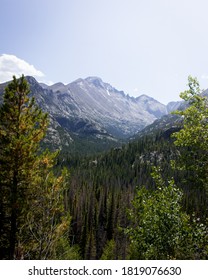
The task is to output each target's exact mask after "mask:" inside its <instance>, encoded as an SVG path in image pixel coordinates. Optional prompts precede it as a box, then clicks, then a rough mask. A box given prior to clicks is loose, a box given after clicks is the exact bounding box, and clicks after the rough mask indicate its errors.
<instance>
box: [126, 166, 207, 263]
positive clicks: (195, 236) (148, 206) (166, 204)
mask: <svg viewBox="0 0 208 280" xmlns="http://www.w3.org/2000/svg"><path fill="white" fill-rule="evenodd" d="M153 178H154V179H155V181H156V190H152V191H151V190H147V189H146V188H145V187H142V188H140V189H137V194H136V196H135V198H134V200H133V202H132V205H133V208H132V209H131V210H130V212H129V214H130V219H131V222H132V225H131V226H130V227H129V228H128V229H127V230H126V233H127V235H128V236H129V237H130V240H131V258H132V259H197V258H205V259H206V258H207V257H208V251H207V227H206V226H205V225H204V224H199V223H196V222H195V221H194V222H192V223H191V219H190V217H189V216H188V215H187V214H186V213H185V212H183V211H182V208H181V200H182V192H181V191H180V190H179V189H178V188H177V187H176V186H175V184H174V182H173V181H172V180H171V181H169V182H168V184H167V185H166V184H165V183H164V181H163V179H162V178H161V175H160V173H158V171H154V172H153ZM205 240H206V241H205ZM205 244H206V247H204V245H205ZM200 251H201V252H200ZM202 251H203V252H202ZM199 252H200V253H199Z"/></svg>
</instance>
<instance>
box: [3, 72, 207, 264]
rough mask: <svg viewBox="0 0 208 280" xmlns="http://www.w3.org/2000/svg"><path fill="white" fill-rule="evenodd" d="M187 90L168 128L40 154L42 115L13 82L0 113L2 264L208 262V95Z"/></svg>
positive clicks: (192, 86) (23, 86) (193, 87)
mask: <svg viewBox="0 0 208 280" xmlns="http://www.w3.org/2000/svg"><path fill="white" fill-rule="evenodd" d="M188 85H189V88H188V90H187V91H185V92H184V93H182V95H181V97H182V98H183V99H184V100H185V101H186V102H187V104H189V106H188V107H187V108H186V109H184V110H183V111H178V112H176V113H175V114H176V116H177V115H178V116H179V120H180V121H177V122H174V127H173V126H164V127H163V128H161V127H160V126H156V127H155V128H153V127H151V129H150V130H149V133H148V130H147V133H144V134H143V135H140V136H138V138H137V139H135V140H132V141H131V142H129V143H128V144H126V145H123V146H118V147H117V148H113V149H111V150H110V151H108V152H105V153H103V154H97V155H95V154H94V155H93V156H89V157H82V156H80V155H79V157H78V156H75V155H72V154H70V153H65V154H60V155H59V156H58V155H57V154H51V153H50V152H49V151H47V150H46V151H43V150H41V149H40V141H41V140H42V139H43V136H44V134H45V133H46V128H47V116H46V115H44V114H43V113H42V112H41V110H39V109H38V108H36V107H33V106H34V100H33V99H32V101H30V100H29V98H28V93H29V90H28V87H27V83H26V81H25V80H24V77H22V79H21V80H20V81H17V80H16V79H14V81H13V82H12V83H11V85H9V86H8V88H7V90H6V91H5V95H4V103H3V105H2V106H1V107H0V114H1V118H0V147H1V153H0V163H1V165H0V175H1V177H0V185H1V189H0V191H1V192H0V202H1V204H0V205H1V207H0V215H1V219H0V221H1V224H0V230H1V237H0V248H1V251H0V252H1V258H2V259H20V258H21V259H75V258H79V259H208V231H207V226H208V223H207V216H208V212H207V195H208V193H207V183H208V176H207V174H208V173H207V168H208V161H207V158H208V157H207V150H208V135H207V134H208V123H207V119H208V107H207V98H206V97H202V96H201V95H200V93H201V92H200V89H199V85H198V82H197V81H196V80H195V79H193V78H191V77H189V84H188ZM23 97H24V98H23ZM33 108H34V109H33ZM176 116H174V118H177V117H176ZM27 119H28V120H30V121H26V120H27ZM14 121H15V122H16V123H14ZM14 127H17V128H18V129H16V130H15V132H14ZM36 136H37V138H36Z"/></svg>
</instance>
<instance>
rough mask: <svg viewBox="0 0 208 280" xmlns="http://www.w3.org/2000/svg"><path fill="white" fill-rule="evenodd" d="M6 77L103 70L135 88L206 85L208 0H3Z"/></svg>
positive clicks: (63, 77)
mask: <svg viewBox="0 0 208 280" xmlns="http://www.w3.org/2000/svg"><path fill="white" fill-rule="evenodd" d="M0 7H1V17H0V38H1V43H0V82H2V81H4V80H8V79H11V77H12V75H13V74H16V75H19V74H21V73H24V74H26V75H27V74H30V75H33V76H35V77H36V78H37V80H39V81H44V82H46V83H55V82H59V81H61V82H63V83H70V82H72V81H74V80H76V79H78V78H86V77H88V76H98V77H100V78H102V79H103V81H105V82H108V83H110V84H111V85H112V86H114V87H116V88H117V89H119V90H124V91H125V93H126V94H127V93H128V94H129V95H132V96H139V95H141V94H147V95H149V96H152V97H154V98H155V99H157V100H159V101H161V102H162V103H167V102H169V101H172V100H179V93H180V92H181V91H183V90H184V89H186V84H187V77H188V75H190V74H191V75H192V76H196V77H197V78H198V80H199V82H200V85H201V87H202V88H208V31H207V30H208V29H207V28H208V17H207V11H208V1H206V0H196V1H193V0H19V1H16V0H0Z"/></svg>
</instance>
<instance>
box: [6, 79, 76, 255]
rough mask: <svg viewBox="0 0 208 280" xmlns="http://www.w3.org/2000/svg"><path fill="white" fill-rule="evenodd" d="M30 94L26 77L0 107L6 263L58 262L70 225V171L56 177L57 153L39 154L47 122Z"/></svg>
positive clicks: (9, 89)
mask: <svg viewBox="0 0 208 280" xmlns="http://www.w3.org/2000/svg"><path fill="white" fill-rule="evenodd" d="M29 93H30V90H29V86H28V83H27V81H26V80H25V78H24V76H22V77H21V78H20V79H16V78H15V77H14V78H13V81H12V82H11V83H10V84H8V86H7V87H6V89H5V94H4V100H3V104H2V105H1V107H0V257H1V258H2V259H22V258H24V259H48V258H53V257H57V256H58V255H60V254H58V253H57V252H56V246H58V247H60V240H62V241H63V240H64V238H66V240H67V238H68V231H69V226H70V220H71V217H70V215H69V214H68V213H69V212H68V209H66V207H65V206H64V200H65V193H66V185H68V172H67V171H66V170H63V171H62V173H61V174H60V175H59V176H55V175H54V172H53V170H52V169H53V166H54V164H55V158H56V156H57V154H50V153H49V152H48V151H45V152H41V151H40V141H41V140H42V139H43V137H44V135H45V133H46V129H47V125H48V118H47V114H44V113H43V112H42V111H41V110H40V109H39V108H38V107H37V106H36V104H35V100H34V98H30V97H29ZM65 242H66V241H65ZM58 244H59V245H58Z"/></svg>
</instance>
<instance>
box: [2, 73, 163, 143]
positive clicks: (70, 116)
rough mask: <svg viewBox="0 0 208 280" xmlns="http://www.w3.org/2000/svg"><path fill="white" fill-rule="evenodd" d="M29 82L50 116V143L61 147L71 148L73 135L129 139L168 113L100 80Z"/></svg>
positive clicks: (146, 98)
mask: <svg viewBox="0 0 208 280" xmlns="http://www.w3.org/2000/svg"><path fill="white" fill-rule="evenodd" d="M27 80H28V82H29V84H30V89H31V95H33V96H35V98H36V101H37V103H38V105H39V106H41V107H42V109H43V110H44V111H46V112H48V113H49V117H50V128H49V132H48V134H49V136H48V139H49V138H50V139H52V141H53V142H54V143H55V144H54V145H57V146H61V145H69V144H70V142H71V141H73V136H72V134H76V135H81V136H82V137H83V136H89V135H91V136H93V137H95V138H99V139H102V138H106V139H111V140H115V141H116V139H118V138H121V139H122V138H123V139H125V138H128V137H130V136H131V135H133V134H135V133H136V132H138V131H140V130H141V129H143V128H144V127H145V126H147V125H149V124H151V123H153V122H154V121H155V120H156V119H158V118H160V117H161V116H163V115H166V114H167V113H168V111H167V108H166V106H165V105H163V104H161V103H160V102H158V101H156V100H154V99H153V98H151V97H149V96H146V95H141V96H139V97H137V98H134V97H130V96H129V95H126V94H125V93H124V92H123V91H119V90H117V89H115V88H114V87H112V86H111V85H110V84H108V83H105V82H103V81H102V80H101V79H100V78H97V77H88V78H86V79H78V80H76V81H74V82H72V83H69V84H67V85H64V84H63V83H56V84H54V85H52V86H47V85H45V84H39V83H38V82H37V81H36V80H35V79H34V78H33V77H27ZM2 88H3V86H2V85H1V86H0V89H2ZM48 141H50V140H48Z"/></svg>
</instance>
